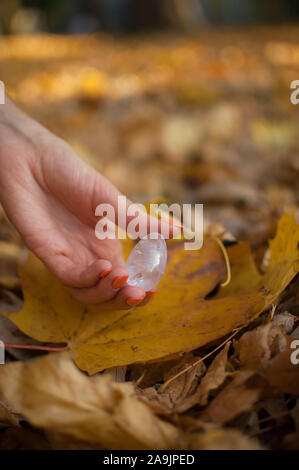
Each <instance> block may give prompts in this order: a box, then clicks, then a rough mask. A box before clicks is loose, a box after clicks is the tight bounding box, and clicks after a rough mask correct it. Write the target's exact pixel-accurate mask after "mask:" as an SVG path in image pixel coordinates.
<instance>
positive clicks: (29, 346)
mask: <svg viewBox="0 0 299 470" xmlns="http://www.w3.org/2000/svg"><path fill="white" fill-rule="evenodd" d="M1 346H2V347H5V348H13V349H30V350H36V351H49V352H59V351H66V350H68V349H69V348H68V346H61V347H52V346H37V345H33V344H11V343H3V344H2V343H0V347H1Z"/></svg>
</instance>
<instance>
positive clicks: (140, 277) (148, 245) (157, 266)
mask: <svg viewBox="0 0 299 470" xmlns="http://www.w3.org/2000/svg"><path fill="white" fill-rule="evenodd" d="M151 236H152V237H153V236H154V237H155V239H153V238H149V235H148V236H147V237H145V238H142V239H141V240H140V241H139V242H138V243H137V244H136V246H135V247H134V248H133V250H132V251H131V253H130V256H129V258H128V260H127V263H126V268H127V270H128V272H129V279H128V280H127V284H128V285H130V286H136V287H140V288H141V289H143V290H145V291H149V290H152V289H154V288H155V287H156V286H157V285H158V284H159V282H160V279H161V277H162V276H163V274H164V271H165V267H166V262H167V246H166V243H165V240H164V238H163V237H162V236H161V235H160V234H159V233H152V234H151Z"/></svg>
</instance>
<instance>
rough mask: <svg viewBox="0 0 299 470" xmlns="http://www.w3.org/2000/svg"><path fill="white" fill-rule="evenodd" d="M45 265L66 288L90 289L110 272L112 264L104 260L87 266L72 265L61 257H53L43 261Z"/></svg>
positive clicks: (64, 257) (68, 260) (65, 258)
mask: <svg viewBox="0 0 299 470" xmlns="http://www.w3.org/2000/svg"><path fill="white" fill-rule="evenodd" d="M45 264H46V265H47V267H48V268H49V269H50V271H51V272H53V274H55V276H57V277H58V279H59V280H60V281H61V282H62V283H63V284H64V285H65V286H68V287H78V288H84V287H86V288H87V287H92V286H95V285H96V284H97V282H98V281H99V280H100V279H102V278H104V277H105V276H107V275H108V274H109V273H110V272H111V271H112V264H111V263H110V261H108V260H105V259H99V260H95V261H94V262H92V263H91V264H90V265H89V266H81V265H77V264H75V263H73V262H72V261H71V260H70V259H68V258H67V257H66V256H63V255H55V256H52V257H49V258H47V259H46V260H45Z"/></svg>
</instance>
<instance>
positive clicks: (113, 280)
mask: <svg viewBox="0 0 299 470" xmlns="http://www.w3.org/2000/svg"><path fill="white" fill-rule="evenodd" d="M128 277H129V274H128V271H127V270H126V269H125V268H115V269H113V270H112V272H111V273H109V274H108V275H107V276H106V277H104V279H101V280H100V281H98V283H97V284H96V285H95V286H94V287H89V288H83V289H77V288H75V289H71V293H72V295H73V297H74V298H75V299H77V300H78V301H79V302H83V303H101V302H106V301H107V300H110V299H112V298H113V297H115V296H116V294H117V292H118V291H119V290H120V289H121V288H122V287H124V286H125V285H126V283H127V279H128Z"/></svg>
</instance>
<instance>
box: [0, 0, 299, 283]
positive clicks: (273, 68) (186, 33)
mask: <svg viewBox="0 0 299 470" xmlns="http://www.w3.org/2000/svg"><path fill="white" fill-rule="evenodd" d="M298 19H299V2H298V1H296V0H288V1H287V0H283V1H282V0H281V1H279V0H277V1H267V0H242V2H241V1H237V0H151V1H148V0H85V1H83V0H23V1H21V0H1V2H0V32H1V36H0V79H1V80H2V81H3V82H4V83H5V85H6V89H7V92H8V93H9V94H10V95H11V96H12V97H13V98H14V99H15V100H16V102H17V103H18V104H19V105H20V106H21V107H22V108H23V109H25V110H26V111H27V112H28V113H29V114H31V115H32V116H33V117H35V118H36V119H38V120H39V121H41V122H42V123H43V124H44V125H45V126H47V127H48V128H49V129H50V130H52V131H53V132H54V133H56V134H58V135H59V136H61V137H63V138H64V139H66V140H67V141H68V142H69V143H70V144H71V145H72V146H73V147H74V148H75V150H76V151H77V152H78V153H79V154H80V155H81V157H82V158H83V159H85V160H86V161H87V162H88V163H89V164H91V165H93V166H94V167H95V168H96V169H98V170H99V171H101V172H102V173H103V174H105V175H106V176H107V177H108V178H109V179H110V180H111V181H112V182H113V183H114V184H115V185H117V186H118V188H119V189H120V190H121V191H122V192H123V193H125V194H127V195H128V196H129V197H130V198H131V199H133V200H134V201H136V202H143V203H144V202H148V201H150V200H153V199H157V198H162V199H164V200H167V201H169V202H180V203H183V202H189V203H190V202H191V203H195V202H199V203H204V205H205V206H204V211H205V224H206V228H207V230H210V231H214V232H216V233H223V231H226V230H228V231H229V232H231V233H232V234H233V235H234V236H235V237H237V238H238V239H248V240H250V242H251V243H252V245H253V246H254V247H255V248H256V253H257V256H258V253H259V249H260V248H261V247H264V246H265V244H266V242H267V240H268V238H269V237H271V236H272V235H273V233H274V230H275V224H276V220H277V218H278V217H279V215H280V213H281V211H282V210H283V208H284V207H296V205H297V204H298V199H299V195H298V194H299V193H298V189H299V188H298V180H299V178H298V176H299V142H298V134H299V105H297V106H296V105H292V104H291V102H290V93H291V90H290V83H291V81H293V80H296V79H297V80H298V79H299V24H298ZM1 217H2V219H1V220H2V222H1V224H0V239H1V240H2V241H3V242H4V243H6V242H10V241H11V240H13V241H14V243H20V242H19V241H18V236H17V234H15V233H14V232H13V231H12V230H11V228H10V227H9V226H8V224H7V222H6V220H5V216H4V214H3V213H2V215H1ZM0 251H1V250H0ZM4 253H6V254H5V256H8V255H7V250H6V251H5V250H4ZM0 255H1V253H0ZM0 257H1V256H0ZM12 258H13V255H12ZM2 264H3V263H2ZM3 266H4V267H2V268H1V269H0V271H1V272H2V274H3V276H4V275H5V276H6V277H7V273H11V274H13V272H14V270H13V269H12V270H11V271H9V268H8V266H9V260H8V261H7V263H6V264H4V265H3ZM3 276H2V278H1V276H0V284H1V282H2V283H4V277H3ZM1 279H2V281H1ZM5 282H8V281H7V280H6V281H5ZM14 282H17V280H14Z"/></svg>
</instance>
